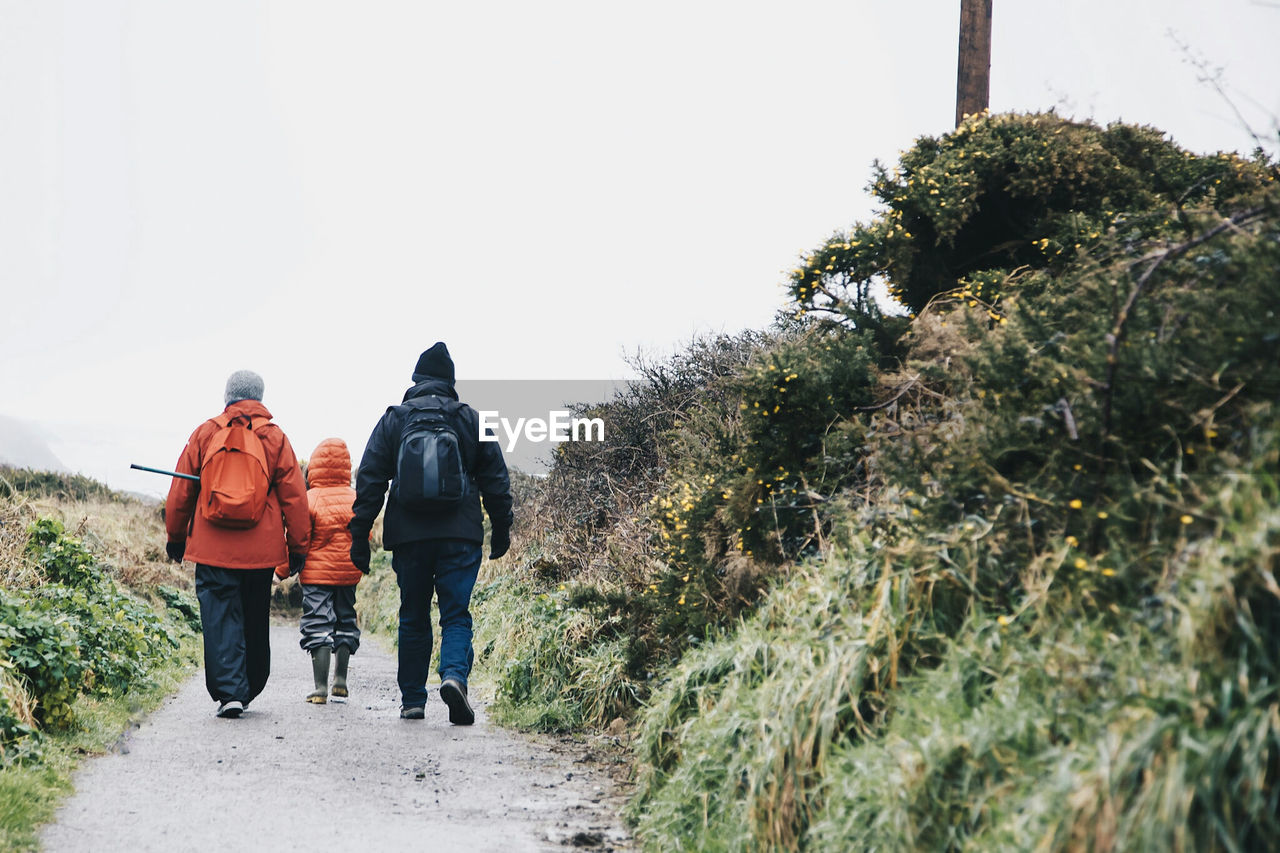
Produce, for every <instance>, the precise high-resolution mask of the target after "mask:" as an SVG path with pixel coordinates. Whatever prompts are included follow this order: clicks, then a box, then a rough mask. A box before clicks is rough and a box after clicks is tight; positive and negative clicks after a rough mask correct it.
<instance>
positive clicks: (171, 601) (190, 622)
mask: <svg viewBox="0 0 1280 853" xmlns="http://www.w3.org/2000/svg"><path fill="white" fill-rule="evenodd" d="M153 592H155V594H156V595H157V596H159V598H160V600H161V601H163V602H164V604H165V607H167V608H169V609H170V610H171V611H173V612H174V613H176V614H178V616H179V617H180V618H181V619H182V623H183V624H184V625H186V627H187V629H188V630H190V631H192V632H193V633H196V634H198V633H200V629H201V625H200V602H198V601H197V600H196V597H195V596H194V595H192V594H191V593H189V592H186V591H185V590H181V589H174V588H173V587H171V586H157V587H155V588H154V590H153Z"/></svg>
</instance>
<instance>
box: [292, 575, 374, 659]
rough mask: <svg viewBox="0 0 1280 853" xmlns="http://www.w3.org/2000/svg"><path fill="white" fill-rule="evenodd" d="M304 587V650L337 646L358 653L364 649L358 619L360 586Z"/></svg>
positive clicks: (308, 585) (309, 585)
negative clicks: (357, 602)
mask: <svg viewBox="0 0 1280 853" xmlns="http://www.w3.org/2000/svg"><path fill="white" fill-rule="evenodd" d="M300 586H301V587H302V622H301V625H300V628H301V630H302V641H301V643H300V645H301V646H302V648H303V650H304V651H308V652H309V651H311V650H312V649H318V648H320V647H321V646H329V647H330V648H337V647H339V646H346V647H347V648H348V649H350V650H351V653H352V654H355V652H356V649H358V648H360V626H359V625H358V624H357V621H356V587H355V584H352V585H351V586H319V585H316V584H306V583H304V584H300Z"/></svg>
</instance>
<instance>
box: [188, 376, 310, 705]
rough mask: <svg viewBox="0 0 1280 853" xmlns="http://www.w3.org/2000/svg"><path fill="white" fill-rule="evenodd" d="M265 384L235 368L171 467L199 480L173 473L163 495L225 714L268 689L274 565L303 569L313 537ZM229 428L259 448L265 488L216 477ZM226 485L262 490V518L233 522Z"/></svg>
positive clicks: (210, 683) (210, 684)
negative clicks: (224, 501)
mask: <svg viewBox="0 0 1280 853" xmlns="http://www.w3.org/2000/svg"><path fill="white" fill-rule="evenodd" d="M262 388H263V383H262V377H261V376H259V375H258V374H256V373H254V372H253V371H251V370H237V371H236V372H235V373H233V374H231V376H230V378H228V379H227V387H226V392H225V395H224V398H223V399H224V401H225V402H226V408H225V409H224V410H223V412H222V414H221V415H219V416H218V417H216V418H211V419H210V420H207V421H205V422H204V423H202V424H201V425H200V426H198V427H196V430H195V432H193V433H192V434H191V437H190V438H189V439H188V440H187V446H186V447H185V448H183V451H182V456H181V457H180V458H179V459H178V463H177V465H176V466H175V470H176V471H177V472H178V473H180V474H193V475H198V476H199V477H200V479H199V480H188V479H184V478H182V477H175V478H174V479H173V485H172V486H171V487H170V488H169V496H168V499H167V500H166V501H165V532H166V533H167V535H168V542H167V543H166V545H165V551H166V552H167V553H168V555H169V559H171V560H173V561H174V562H175V563H180V562H182V560H183V559H184V558H185V559H187V560H190V561H191V562H193V563H195V564H196V599H197V600H198V601H199V602H200V621H201V624H202V630H203V633H204V672H205V687H206V688H207V689H208V691H209V695H210V696H211V697H213V700H214V701H215V702H217V703H218V716H219V717H232V718H234V717H238V716H240V713H241V712H242V711H243V710H244V708H245V706H246V705H248V704H249V702H250V701H251V700H253V698H254V697H256V696H257V695H258V694H259V693H261V692H262V688H263V687H265V686H266V684H267V678H268V677H269V676H270V675H271V638H270V634H269V629H270V610H271V575H272V570H273V569H274V567H276V566H278V565H280V563H281V562H284V561H285V560H286V559H287V560H288V562H289V564H290V565H292V566H297V567H298V568H301V566H302V561H303V560H304V559H305V557H306V553H307V546H308V544H309V542H310V537H311V525H310V522H309V520H308V518H307V491H306V490H307V486H306V483H305V482H304V481H303V479H302V469H301V468H300V467H299V466H298V459H297V457H296V456H295V455H294V453H293V447H292V446H291V445H290V444H289V439H288V437H287V436H285V434H284V431H283V430H281V429H280V427H278V426H276V425H275V424H274V423H272V422H271V413H270V412H269V411H267V408H266V407H265V406H263V405H262ZM230 429H234V430H238V431H239V432H240V434H242V435H245V438H244V439H243V441H246V442H249V443H251V444H252V445H253V453H249V454H247V455H248V456H250V457H252V458H253V459H254V460H255V461H254V462H253V465H254V466H255V467H254V468H253V470H254V471H255V472H256V473H255V474H254V476H255V477H258V478H260V479H259V481H258V482H259V483H260V485H254V484H250V485H246V481H245V480H240V481H238V482H232V483H224V484H219V483H218V482H216V481H217V479H218V473H217V472H218V466H219V462H218V459H219V458H221V459H225V458H227V454H224V453H222V452H221V450H222V448H223V447H225V445H220V444H219V443H218V437H219V436H220V435H225V434H227V432H228V430H230ZM248 433H252V436H248V435H247V434H248ZM259 445H260V447H259ZM259 453H260V455H258V454H259ZM245 456H246V454H244V453H242V454H241V457H242V458H244V457H245ZM227 485H229V486H230V487H231V488H232V489H236V488H248V489H249V490H250V491H253V492H255V493H258V495H257V497H258V499H260V500H263V501H264V502H262V503H260V504H259V505H258V509H260V510H261V515H260V517H258V518H256V519H254V520H249V521H244V520H237V521H236V522H235V524H234V525H229V524H228V522H227V521H226V519H225V518H220V516H219V515H218V513H217V512H215V511H212V510H211V507H214V506H215V500H217V499H218V498H219V497H220V496H221V495H222V494H223V493H222V491H221V488H220V486H227ZM250 486H252V487H251V488H250Z"/></svg>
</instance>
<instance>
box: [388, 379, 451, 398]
mask: <svg viewBox="0 0 1280 853" xmlns="http://www.w3.org/2000/svg"><path fill="white" fill-rule="evenodd" d="M428 394H436V395H438V396H441V397H449V398H451V399H454V400H456V399H458V392H457V391H455V390H454V389H453V383H452V382H446V381H445V380H443V379H424V380H422V381H421V382H419V383H418V384H417V385H414V386H413V387H412V388H410V389H409V390H408V391H405V392H404V400H402V401H401V402H405V403H407V402H409V401H410V400H412V399H413V398H414V397H425V396H426V395H428Z"/></svg>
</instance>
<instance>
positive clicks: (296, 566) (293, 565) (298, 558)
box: [289, 554, 307, 577]
mask: <svg viewBox="0 0 1280 853" xmlns="http://www.w3.org/2000/svg"><path fill="white" fill-rule="evenodd" d="M306 563H307V555H306V554H290V555H289V577H293V576H294V575H296V574H297V573H298V572H300V571H302V567H303V566H304V565H306Z"/></svg>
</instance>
